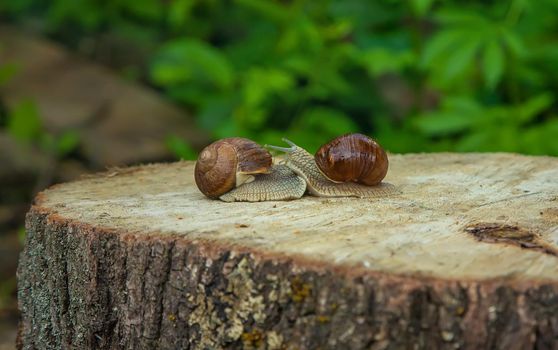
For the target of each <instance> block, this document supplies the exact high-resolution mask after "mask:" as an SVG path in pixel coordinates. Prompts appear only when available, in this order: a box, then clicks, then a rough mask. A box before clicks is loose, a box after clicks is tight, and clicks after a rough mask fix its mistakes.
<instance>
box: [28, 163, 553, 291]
mask: <svg viewBox="0 0 558 350" xmlns="http://www.w3.org/2000/svg"><path fill="white" fill-rule="evenodd" d="M193 169H194V163H193V162H177V163H171V164H155V165H148V166H141V167H134V168H125V169H116V170H111V171H108V172H106V173H102V174H99V175H97V176H94V177H90V178H84V179H82V180H79V181H75V182H71V183H66V184H62V185H57V186H54V187H52V188H50V189H48V190H46V191H44V192H42V193H41V194H40V195H39V196H38V197H37V200H36V205H35V206H36V208H40V209H42V210H45V211H47V212H48V213H52V214H56V215H57V216H58V217H59V218H63V219H67V220H70V221H74V222H78V223H80V224H87V225H92V226H94V227H102V228H110V229H112V230H116V232H120V231H121V232H122V233H123V234H124V233H128V232H133V233H135V234H140V235H141V234H145V235H150V236H153V235H155V236H157V235H169V234H177V235H183V236H184V237H185V239H195V240H204V239H207V240H209V241H211V242H216V241H217V242H222V243H225V244H234V245H236V246H240V247H248V248H250V249H252V250H255V251H262V252H271V253H281V254H285V255H287V256H291V255H292V256H293V257H305V258H306V257H307V258H310V259H312V260H314V261H317V262H319V263H320V264H322V263H323V264H324V265H325V266H329V265H328V264H330V265H331V266H336V265H350V266H358V267H359V268H360V269H365V270H369V271H381V272H386V273H393V274H406V275H408V274H411V275H420V276H431V277H438V278H448V279H468V278H470V279H487V278H500V277H504V278H508V277H509V278H519V279H541V280H553V281H556V280H558V254H557V253H556V252H557V251H558V158H552V157H529V156H520V155H515V154H450V153H440V154H411V155H391V156H390V171H389V173H388V176H387V178H386V181H387V182H390V183H392V184H394V185H395V186H397V187H398V188H399V190H400V191H401V194H399V195H396V196H393V197H389V198H381V199H378V198H373V199H355V198H329V199H325V198H316V197H310V196H305V197H303V198H302V199H300V200H295V201H289V202H262V203H224V202H221V201H218V200H210V199H207V198H205V197H204V196H203V195H202V194H201V193H200V192H199V191H198V190H197V188H196V186H195V183H194V179H193Z"/></svg>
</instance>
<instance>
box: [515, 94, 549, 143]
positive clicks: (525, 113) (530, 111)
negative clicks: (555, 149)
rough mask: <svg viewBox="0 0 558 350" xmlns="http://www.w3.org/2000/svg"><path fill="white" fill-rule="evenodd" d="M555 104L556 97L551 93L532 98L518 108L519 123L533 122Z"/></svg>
mask: <svg viewBox="0 0 558 350" xmlns="http://www.w3.org/2000/svg"><path fill="white" fill-rule="evenodd" d="M553 102H554V96H553V95H552V94H551V93H543V94H541V95H538V96H535V97H532V98H531V99H529V100H528V101H527V102H525V103H523V104H522V105H521V106H519V108H517V113H518V118H519V121H521V122H523V123H526V122H529V121H531V120H533V118H535V117H536V116H537V115H539V114H540V113H542V112H543V111H545V110H547V109H548V108H549V107H550V106H551V105H552V103H553ZM557 136H558V135H557Z"/></svg>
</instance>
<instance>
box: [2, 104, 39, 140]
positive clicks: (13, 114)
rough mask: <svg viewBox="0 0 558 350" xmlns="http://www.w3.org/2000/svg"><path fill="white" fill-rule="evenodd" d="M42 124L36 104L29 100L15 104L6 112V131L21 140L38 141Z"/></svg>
mask: <svg viewBox="0 0 558 350" xmlns="http://www.w3.org/2000/svg"><path fill="white" fill-rule="evenodd" d="M41 130H42V124H41V120H40V119H39V112H38V111H37V106H36V105H35V103H34V102H33V101H31V100H25V101H22V102H20V103H19V104H17V105H16V106H15V107H14V108H13V109H12V110H11V111H10V112H9V113H8V132H9V133H10V134H11V135H12V136H14V137H15V138H17V139H19V140H22V141H38V139H39V137H40V135H41V132H42V131H41Z"/></svg>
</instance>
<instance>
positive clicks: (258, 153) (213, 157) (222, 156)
mask: <svg viewBox="0 0 558 350" xmlns="http://www.w3.org/2000/svg"><path fill="white" fill-rule="evenodd" d="M271 161H272V158H271V154H270V153H269V152H268V151H267V150H266V149H265V148H263V147H261V146H260V145H258V144H257V143H255V142H254V141H252V140H248V139H245V138H241V137H231V138H226V139H221V140H218V141H215V142H213V143H212V144H210V145H209V146H207V147H205V148H204V149H203V150H202V151H201V152H200V154H199V156H198V160H197V162H196V167H195V169H194V178H195V180H196V185H197V186H198V188H199V190H200V191H201V192H202V193H203V194H205V195H206V196H208V197H210V198H218V197H219V196H221V195H223V194H225V193H227V192H228V191H230V190H231V189H233V188H234V187H235V186H236V174H237V173H243V174H261V173H267V172H269V171H270V169H271Z"/></svg>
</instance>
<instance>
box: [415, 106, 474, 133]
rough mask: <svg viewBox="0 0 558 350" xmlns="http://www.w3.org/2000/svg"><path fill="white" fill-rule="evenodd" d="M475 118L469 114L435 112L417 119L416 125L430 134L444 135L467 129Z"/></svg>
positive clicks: (423, 131)
mask: <svg viewBox="0 0 558 350" xmlns="http://www.w3.org/2000/svg"><path fill="white" fill-rule="evenodd" d="M473 123H474V120H473V119H472V118H470V117H469V116H467V115H464V114H458V113H449V112H433V113H430V114H426V115H423V116H420V117H418V118H417V119H416V121H415V125H416V127H417V128H418V129H419V130H420V131H421V132H422V133H424V134H426V135H429V136H444V135H450V134H454V133H457V132H462V131H465V130H467V129H468V128H469V127H471V125H472V124H473Z"/></svg>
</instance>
